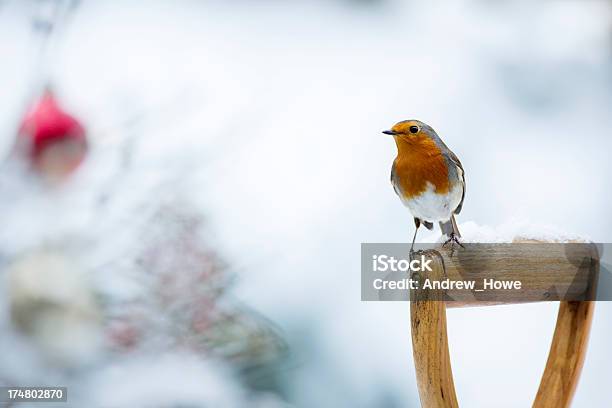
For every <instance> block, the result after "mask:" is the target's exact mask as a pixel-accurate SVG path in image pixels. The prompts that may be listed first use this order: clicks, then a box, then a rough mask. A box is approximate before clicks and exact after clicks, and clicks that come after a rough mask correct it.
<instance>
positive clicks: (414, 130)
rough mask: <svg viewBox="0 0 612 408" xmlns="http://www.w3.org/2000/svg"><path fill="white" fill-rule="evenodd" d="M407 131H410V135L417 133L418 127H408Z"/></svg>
mask: <svg viewBox="0 0 612 408" xmlns="http://www.w3.org/2000/svg"><path fill="white" fill-rule="evenodd" d="M408 130H410V133H419V127H418V126H415V125H412V126H410V127H409V128H408Z"/></svg>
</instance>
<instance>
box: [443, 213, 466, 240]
mask: <svg viewBox="0 0 612 408" xmlns="http://www.w3.org/2000/svg"><path fill="white" fill-rule="evenodd" d="M440 229H441V230H442V233H443V234H445V235H446V236H448V237H450V235H451V233H454V234H455V236H456V237H460V236H461V233H460V232H459V227H457V221H455V214H452V215H451V217H450V220H448V221H446V222H441V221H440Z"/></svg>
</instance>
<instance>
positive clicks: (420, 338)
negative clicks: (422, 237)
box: [410, 259, 458, 408]
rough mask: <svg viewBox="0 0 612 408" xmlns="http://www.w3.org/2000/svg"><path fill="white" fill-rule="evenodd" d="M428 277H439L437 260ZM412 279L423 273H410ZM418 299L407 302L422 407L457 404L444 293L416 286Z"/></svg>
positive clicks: (440, 270)
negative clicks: (408, 304) (443, 298)
mask: <svg viewBox="0 0 612 408" xmlns="http://www.w3.org/2000/svg"><path fill="white" fill-rule="evenodd" d="M432 266H433V268H432V269H433V272H429V273H428V277H430V278H434V279H439V278H442V275H443V268H442V264H441V262H440V261H439V260H437V259H436V260H435V261H434V263H433V264H432ZM413 278H414V279H419V280H422V279H423V278H424V277H423V276H420V275H418V274H414V275H413ZM418 290H419V291H420V293H419V299H422V300H418V301H412V302H410V316H411V327H412V351H413V355H414V364H415V368H416V377H417V386H418V389H419V397H420V400H421V406H422V407H425V408H454V407H458V404H457V395H456V394H455V385H454V383H453V373H452V370H451V363H450V355H449V351H448V336H447V333H446V305H445V302H444V301H442V297H441V296H443V293H442V292H441V291H437V290H424V289H418Z"/></svg>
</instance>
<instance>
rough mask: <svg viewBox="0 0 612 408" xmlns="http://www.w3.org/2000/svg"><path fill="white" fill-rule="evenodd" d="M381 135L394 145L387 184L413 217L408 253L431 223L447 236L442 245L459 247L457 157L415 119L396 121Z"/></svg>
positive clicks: (461, 178)
mask: <svg viewBox="0 0 612 408" xmlns="http://www.w3.org/2000/svg"><path fill="white" fill-rule="evenodd" d="M383 133H384V134H387V135H392V136H393V138H394V139H395V144H396V145H397V157H396V158H395V160H394V161H393V167H392V168H391V184H392V185H393V189H394V190H395V193H396V194H397V195H398V196H399V198H400V199H401V200H402V203H403V204H404V205H405V206H406V207H408V209H409V210H410V212H411V213H412V216H413V217H414V224H415V226H416V230H415V231H414V237H413V238H412V246H411V252H412V248H413V247H414V241H415V239H416V235H417V232H418V230H419V227H420V226H421V224H423V225H424V226H425V227H426V228H427V229H429V230H431V229H432V228H433V223H434V222H438V223H439V224H440V229H441V230H442V233H443V234H445V235H446V236H447V237H448V240H447V241H446V242H445V245H446V244H448V243H452V244H454V243H457V244H459V245H461V243H460V242H459V237H461V234H460V233H459V228H458V227H457V222H456V221H455V214H459V213H460V212H461V207H462V206H463V199H464V197H465V174H464V171H463V166H462V165H461V162H460V161H459V159H458V158H457V156H456V155H455V154H454V153H453V152H452V151H451V150H450V149H449V148H448V147H447V146H446V145H445V144H444V142H443V141H442V139H440V137H439V136H438V134H437V133H436V131H435V130H433V128H432V127H431V126H429V125H427V124H425V123H423V122H420V121H418V120H404V121H402V122H398V123H396V124H395V125H394V126H393V127H392V128H391V129H390V130H385V131H383Z"/></svg>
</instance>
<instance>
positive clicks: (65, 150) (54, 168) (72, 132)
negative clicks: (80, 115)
mask: <svg viewBox="0 0 612 408" xmlns="http://www.w3.org/2000/svg"><path fill="white" fill-rule="evenodd" d="M18 144H19V145H20V146H21V150H22V151H23V152H25V154H26V156H27V157H28V159H29V160H31V162H32V164H33V166H34V167H35V168H36V169H37V170H39V171H41V172H42V173H44V174H45V175H48V176H50V177H61V176H65V175H67V174H69V173H71V172H72V171H73V170H74V169H76V168H77V167H78V166H79V165H80V164H81V162H82V161H83V159H84V157H85V153H86V152H87V139H86V134H85V129H84V128H83V126H82V125H81V123H80V122H79V121H78V120H77V119H76V118H75V117H73V116H72V115H70V114H69V113H67V112H65V111H63V110H62V109H61V108H60V107H59V105H58V103H57V100H56V98H55V96H54V95H53V93H52V92H51V91H49V90H47V91H45V92H44V94H43V95H42V97H41V98H40V99H39V100H38V101H37V102H36V103H35V104H34V105H33V106H32V107H31V108H30V110H29V111H28V113H27V114H26V116H25V118H24V120H23V122H22V124H21V127H20V129H19V140H18Z"/></svg>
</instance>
